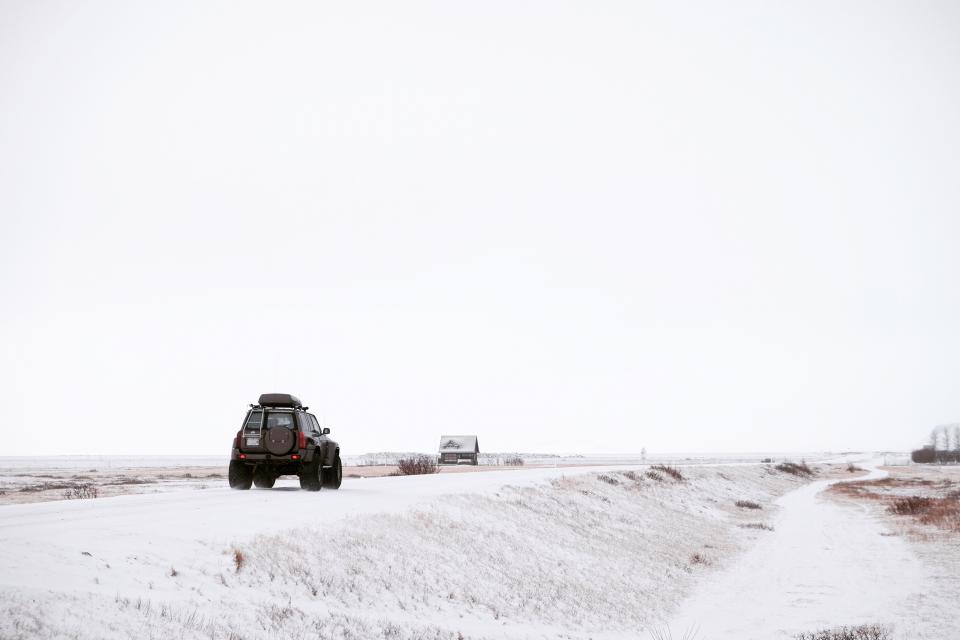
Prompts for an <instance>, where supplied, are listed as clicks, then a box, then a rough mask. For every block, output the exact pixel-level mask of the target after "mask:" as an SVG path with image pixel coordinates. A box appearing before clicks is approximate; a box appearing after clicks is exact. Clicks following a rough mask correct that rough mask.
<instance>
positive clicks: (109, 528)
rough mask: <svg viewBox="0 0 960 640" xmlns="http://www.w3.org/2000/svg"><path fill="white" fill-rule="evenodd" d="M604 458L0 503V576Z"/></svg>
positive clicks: (380, 509) (207, 541)
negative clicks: (311, 483)
mask: <svg viewBox="0 0 960 640" xmlns="http://www.w3.org/2000/svg"><path fill="white" fill-rule="evenodd" d="M602 470H603V469H602V468H598V467H593V468H584V469H579V470H578V469H571V468H557V469H553V468H547V469H525V470H517V471H498V472H490V473H463V474H449V475H442V476H418V477H413V476H411V477H387V478H367V479H357V478H348V479H345V480H344V483H343V487H342V488H341V489H340V490H339V491H320V492H319V493H310V492H305V491H300V489H299V486H298V484H297V480H296V478H282V479H280V480H279V481H278V482H277V486H276V488H274V489H273V490H256V489H255V490H251V491H233V490H231V489H228V488H226V487H220V488H211V489H206V490H197V491H179V492H173V493H158V494H141V495H128V496H118V497H114V498H105V499H98V500H69V501H57V502H45V503H36V504H22V505H9V506H4V507H2V508H0V567H2V568H3V570H2V571H0V586H2V585H9V586H16V587H24V586H32V587H38V588H44V587H49V586H51V585H54V584H56V585H60V586H64V585H65V583H70V582H72V581H74V580H77V581H79V582H83V581H84V580H87V579H88V574H87V573H86V572H85V571H84V570H82V568H81V565H80V563H78V559H79V558H80V556H81V554H83V553H88V554H91V556H92V557H95V558H118V557H124V556H127V555H141V556H142V555H144V553H145V550H149V549H151V548H152V549H156V550H157V553H158V554H159V553H162V554H163V556H164V557H165V558H168V559H169V561H170V562H174V563H175V562H178V561H179V560H180V558H182V557H190V556H193V555H196V553H197V550H198V545H201V544H203V545H214V546H222V545H223V544H229V543H232V542H234V541H238V540H244V539H247V538H250V537H253V536H254V535H257V534H262V533H272V532H275V531H279V530H282V529H288V528H293V527H299V526H304V525H307V526H310V525H313V526H316V525H325V524H334V523H337V522H339V521H342V520H344V519H346V518H349V517H352V516H357V515H364V514H371V513H398V512H401V511H404V510H406V509H408V508H409V507H411V506H414V505H417V504H420V503H423V502H427V501H429V500H431V499H435V498H437V497H438V496H441V495H445V494H457V493H459V494H462V493H478V494H482V493H484V492H490V491H496V490H497V489H498V488H500V487H502V486H504V485H526V484H531V483H535V482H541V481H544V480H548V479H550V478H556V477H559V476H562V475H571V474H575V473H586V472H596V471H602Z"/></svg>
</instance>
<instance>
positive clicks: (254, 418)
mask: <svg viewBox="0 0 960 640" xmlns="http://www.w3.org/2000/svg"><path fill="white" fill-rule="evenodd" d="M262 418H263V411H251V412H250V413H249V415H247V422H246V423H245V424H244V425H243V428H244V429H246V430H247V431H259V430H260V420H261V419H262Z"/></svg>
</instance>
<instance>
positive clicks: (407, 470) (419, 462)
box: [395, 455, 440, 476]
mask: <svg viewBox="0 0 960 640" xmlns="http://www.w3.org/2000/svg"><path fill="white" fill-rule="evenodd" d="M439 471H440V467H439V466H438V465H437V461H436V460H434V459H433V457H432V456H424V455H420V456H413V457H411V458H400V460H399V461H398V462H397V473H396V474H395V475H398V476H419V475H424V474H429V473H438V472H439Z"/></svg>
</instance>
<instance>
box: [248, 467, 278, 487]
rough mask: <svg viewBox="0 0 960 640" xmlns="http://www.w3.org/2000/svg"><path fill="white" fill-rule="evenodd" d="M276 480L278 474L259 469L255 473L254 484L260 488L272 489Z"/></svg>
mask: <svg viewBox="0 0 960 640" xmlns="http://www.w3.org/2000/svg"><path fill="white" fill-rule="evenodd" d="M276 481H277V476H273V475H270V474H269V473H267V472H265V471H257V472H256V473H254V474H253V484H254V485H256V487H257V488H258V489H272V488H273V484H274V483H275V482H276Z"/></svg>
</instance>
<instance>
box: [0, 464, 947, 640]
mask: <svg viewBox="0 0 960 640" xmlns="http://www.w3.org/2000/svg"><path fill="white" fill-rule="evenodd" d="M815 468H817V469H819V472H818V475H817V476H816V477H815V478H807V477H804V476H802V475H794V474H792V473H786V472H783V471H778V470H777V468H776V467H775V466H774V465H758V464H727V465H703V464H700V465H689V466H676V467H675V468H674V469H675V471H676V472H678V476H677V477H674V475H672V474H671V473H670V472H669V471H663V470H659V471H658V470H654V469H652V468H651V467H619V468H618V467H608V468H596V467H594V468H582V469H578V468H563V467H558V468H533V469H523V470H504V471H499V472H495V473H462V474H441V475H435V476H419V477H384V478H365V479H351V478H348V479H346V480H345V481H344V485H343V488H342V489H341V490H340V491H337V492H332V491H321V492H320V493H319V494H313V493H306V492H301V491H299V490H297V488H296V486H297V485H296V480H295V479H285V480H281V481H280V482H278V484H277V488H275V489H274V490H252V491H248V492H238V491H231V490H229V489H226V488H215V487H211V488H208V489H207V490H205V491H188V490H181V491H174V492H167V493H156V494H143V495H126V496H118V497H112V498H101V499H95V500H70V501H57V502H46V503H37V504H19V505H8V506H3V507H0V567H2V568H3V571H2V572H0V638H11V639H13V638H24V639H26V638H61V637H62V638H130V637H136V638H171V637H183V638H234V639H239V638H247V639H251V640H253V639H259V638H263V639H266V638H450V639H456V638H460V637H463V638H505V639H506V638H571V639H586V638H595V639H598V640H600V639H604V638H610V639H612V638H637V639H646V638H651V637H657V634H662V633H663V632H664V631H665V630H666V629H672V630H673V635H674V637H677V638H679V637H680V636H682V634H683V632H684V631H686V630H688V629H691V628H695V627H696V628H699V629H700V632H699V635H698V636H697V637H698V638H700V639H701V640H724V639H726V638H731V639H732V638H737V639H738V640H749V639H750V638H757V639H760V638H791V637H793V635H794V634H796V633H799V632H802V631H812V630H815V629H817V628H821V627H827V626H834V625H839V624H859V623H861V622H877V623H883V624H887V625H889V626H890V628H891V629H892V630H893V633H894V634H895V635H894V636H893V637H895V638H897V639H900V638H903V639H906V638H914V639H923V638H930V639H932V638H941V639H942V638H954V637H960V632H958V628H957V626H956V623H955V622H953V621H952V619H951V618H949V617H946V618H944V617H943V616H940V617H938V618H937V619H936V620H937V621H936V622H935V623H934V622H930V621H927V620H925V617H927V614H928V613H929V612H930V611H932V610H935V609H936V608H937V607H949V606H950V603H951V602H955V598H957V597H958V596H960V589H958V583H960V580H958V578H957V577H953V576H952V575H951V572H950V571H945V570H942V569H941V570H940V571H939V572H934V571H931V569H930V567H929V565H930V563H931V562H932V560H931V559H932V558H934V557H935V554H934V549H940V548H941V547H942V545H943V544H946V543H944V542H942V541H941V542H938V541H937V539H928V540H925V541H924V542H923V544H926V545H933V546H932V547H930V548H927V547H922V546H918V544H919V543H917V542H916V541H914V540H913V539H912V538H910V537H909V536H907V535H905V534H904V535H900V534H897V535H894V534H896V522H895V521H894V520H893V519H892V516H888V515H886V512H885V511H884V510H883V509H879V508H875V507H873V506H868V507H865V506H863V505H861V504H858V503H856V502H854V501H852V500H844V501H838V500H836V499H826V498H825V497H824V490H825V489H827V488H828V486H829V485H830V483H832V482H835V481H837V480H841V481H842V480H849V479H851V478H853V477H854V476H856V475H857V474H855V473H850V472H848V471H847V469H846V465H837V466H834V467H831V468H830V469H827V468H826V467H824V466H822V465H821V466H818V467H815ZM883 473H885V472H883V471H874V472H873V474H874V475H873V476H871V477H880V476H881V475H883ZM738 503H739V505H738ZM950 539H951V538H945V540H950ZM953 539H955V538H953ZM931 540H932V541H931ZM938 545H939V546H938ZM925 558H926V559H925ZM954 566H956V565H954ZM953 573H955V572H953ZM943 610H947V609H943ZM951 634H953V635H951Z"/></svg>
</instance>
